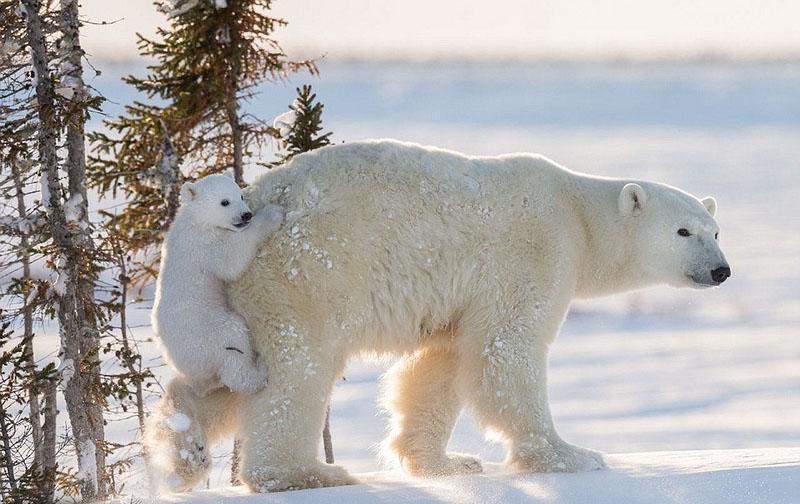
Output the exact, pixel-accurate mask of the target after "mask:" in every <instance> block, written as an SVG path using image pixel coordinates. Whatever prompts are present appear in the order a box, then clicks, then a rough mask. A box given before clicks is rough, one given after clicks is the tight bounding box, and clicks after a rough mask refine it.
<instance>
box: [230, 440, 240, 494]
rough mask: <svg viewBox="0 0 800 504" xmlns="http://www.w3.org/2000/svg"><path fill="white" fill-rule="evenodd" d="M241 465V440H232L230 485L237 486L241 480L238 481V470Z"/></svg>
mask: <svg viewBox="0 0 800 504" xmlns="http://www.w3.org/2000/svg"><path fill="white" fill-rule="evenodd" d="M241 465H242V440H241V439H238V438H237V439H234V440H233V454H232V455H231V485H233V486H239V485H241V484H242V480H240V479H239V468H240V466H241Z"/></svg>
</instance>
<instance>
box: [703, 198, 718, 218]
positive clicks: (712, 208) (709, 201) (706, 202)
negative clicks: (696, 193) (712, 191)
mask: <svg viewBox="0 0 800 504" xmlns="http://www.w3.org/2000/svg"><path fill="white" fill-rule="evenodd" d="M700 203H702V204H703V206H704V207H706V210H708V213H710V214H711V217H714V215H716V213H717V200H715V199H714V197H713V196H706V197H705V198H703V199H701V200H700Z"/></svg>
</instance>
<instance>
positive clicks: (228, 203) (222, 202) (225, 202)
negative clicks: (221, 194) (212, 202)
mask: <svg viewBox="0 0 800 504" xmlns="http://www.w3.org/2000/svg"><path fill="white" fill-rule="evenodd" d="M219 204H220V205H222V206H228V205H230V204H231V202H230V201H228V200H226V199H224V200H222V201H220V202H219Z"/></svg>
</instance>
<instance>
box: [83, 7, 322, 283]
mask: <svg viewBox="0 0 800 504" xmlns="http://www.w3.org/2000/svg"><path fill="white" fill-rule="evenodd" d="M271 3H272V2H271V0H175V1H173V2H165V1H156V2H155V5H156V7H157V8H158V9H159V10H160V11H161V12H162V13H164V15H166V16H167V18H168V24H169V26H168V27H167V28H160V29H159V30H158V33H157V35H158V37H157V38H158V40H150V39H147V38H145V37H142V36H139V49H140V52H141V54H142V55H143V56H146V57H148V58H151V59H153V60H155V63H154V64H152V65H151V66H149V67H148V71H147V74H146V76H144V77H136V76H129V77H127V78H126V79H125V81H126V82H127V83H128V84H130V85H132V86H134V87H135V88H136V90H137V91H139V92H140V93H141V94H142V95H144V96H145V97H146V98H147V102H146V103H145V102H142V101H136V102H134V103H133V104H131V105H129V106H127V107H126V109H125V113H124V115H123V116H121V117H119V118H117V119H115V120H111V121H107V122H106V126H107V128H108V129H109V130H110V132H111V133H110V134H107V133H103V132H97V133H93V134H92V135H91V139H92V141H93V143H94V153H93V155H92V156H91V167H90V179H91V183H92V184H93V185H94V186H95V187H97V188H98V189H99V191H100V192H101V193H103V194H105V193H107V192H111V193H112V194H116V193H117V192H122V194H123V195H124V196H125V198H126V200H127V201H128V203H127V205H126V206H125V207H124V208H123V209H121V211H119V212H117V213H115V214H113V215H108V217H109V219H110V223H111V225H112V226H113V227H115V228H118V229H120V231H121V232H122V233H123V235H124V236H125V243H126V244H128V245H129V247H130V249H129V250H128V251H129V252H133V253H134V254H135V257H136V261H137V262H136V263H135V264H133V265H132V270H131V272H130V274H131V277H132V281H133V282H134V283H139V284H140V285H141V283H142V282H144V281H147V280H150V279H152V278H154V277H155V275H156V273H157V262H158V253H157V246H158V245H159V244H160V243H161V239H162V236H163V232H164V231H165V230H166V229H167V227H168V225H169V223H170V222H171V219H172V217H173V216H174V212H175V210H176V208H177V195H178V189H179V187H180V184H181V183H182V182H183V181H184V179H185V178H187V179H194V178H198V177H202V176H205V175H208V174H211V173H220V172H223V171H225V170H227V169H232V170H233V173H234V176H235V179H236V181H237V182H238V183H240V184H243V172H244V165H245V163H246V162H247V160H248V158H249V157H250V156H253V155H255V154H257V153H258V152H259V150H260V149H262V148H263V147H265V146H266V144H267V143H268V142H269V141H270V140H271V139H272V138H274V137H275V136H276V131H275V130H274V128H272V127H271V126H269V125H267V124H265V123H264V122H263V121H262V120H260V119H258V118H257V117H254V116H252V115H251V114H246V113H243V112H242V104H243V103H244V102H246V101H247V100H248V99H250V98H251V97H252V96H253V94H254V93H255V89H256V88H257V87H258V86H259V85H261V84H262V83H264V82H266V81H276V80H282V79H284V78H285V77H286V76H287V75H288V74H290V73H293V72H297V71H299V70H301V69H305V70H308V71H309V72H311V73H312V74H316V73H317V68H316V66H315V65H314V63H313V62H312V61H291V60H289V59H287V57H286V55H285V54H284V52H283V50H282V49H281V48H280V46H279V45H278V43H277V42H276V41H275V40H274V39H273V38H271V37H272V33H273V31H274V30H275V29H276V28H278V27H280V26H283V25H285V24H286V22H285V21H284V20H282V19H277V18H274V17H271V16H270V15H269V9H270V6H271ZM154 102H158V103H159V104H154Z"/></svg>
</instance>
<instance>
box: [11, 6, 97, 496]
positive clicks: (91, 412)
mask: <svg viewBox="0 0 800 504" xmlns="http://www.w3.org/2000/svg"><path fill="white" fill-rule="evenodd" d="M22 7H23V9H24V11H25V14H26V16H25V17H26V33H27V37H28V45H29V47H30V51H31V56H32V59H33V68H34V72H35V74H36V75H37V76H38V77H37V79H36V98H37V102H38V119H39V124H38V151H39V162H40V164H41V166H42V186H43V199H46V201H43V202H42V203H43V204H44V205H45V208H46V209H47V213H48V226H49V230H50V234H51V236H52V239H53V242H54V244H55V245H56V249H57V253H58V254H59V256H60V259H59V261H58V264H59V276H62V275H63V276H64V277H63V278H60V281H59V282H58V283H59V284H61V285H63V289H61V290H60V291H57V294H58V307H57V308H58V320H59V333H60V336H61V358H62V363H63V364H62V386H63V388H64V399H65V401H66V404H67V412H68V413H69V419H70V426H71V428H72V436H73V438H74V440H75V449H76V455H77V459H78V480H79V485H80V490H81V496H82V499H83V501H84V502H89V501H93V500H96V499H100V498H103V496H104V486H103V481H102V479H101V478H98V475H99V474H102V472H103V471H104V469H105V453H104V447H103V446H102V443H103V440H104V433H103V409H102V398H99V397H98V396H97V394H98V388H97V387H96V385H97V382H98V380H99V377H98V374H97V368H98V333H97V327H96V321H95V318H94V314H93V308H94V307H93V305H92V303H93V289H94V282H93V279H92V276H91V275H92V272H91V271H90V261H91V257H90V256H89V255H88V254H87V252H88V250H87V248H86V247H82V246H81V245H85V243H86V241H88V240H86V239H85V238H84V237H82V236H81V235H82V234H83V233H82V230H86V229H88V222H87V218H86V199H85V196H84V194H85V188H78V187H77V185H78V184H81V183H83V181H84V178H85V177H84V174H85V170H84V168H85V167H84V163H83V161H82V158H81V154H82V153H83V150H82V146H83V138H80V139H79V140H80V142H78V143H80V144H81V145H80V146H78V145H74V142H75V141H77V140H78V139H77V137H75V134H74V132H73V134H72V135H70V134H69V133H68V140H72V141H73V144H71V143H69V142H68V144H67V149H68V150H69V154H68V160H69V161H70V162H71V164H69V165H68V166H67V169H68V173H69V175H68V176H69V181H70V184H71V185H73V184H74V185H73V187H74V188H75V189H76V192H75V193H71V194H70V202H71V204H72V205H76V206H77V207H78V208H79V209H80V210H81V215H80V217H79V218H78V219H77V222H76V224H77V227H78V228H80V231H77V232H76V230H75V229H74V228H75V227H76V226H70V225H69V223H68V222H67V219H66V215H65V213H64V207H63V205H62V201H61V184H60V182H59V179H58V157H57V155H56V148H57V139H56V135H57V134H58V131H59V123H58V120H57V118H56V110H55V104H54V93H55V91H54V88H53V81H52V78H51V76H50V72H49V69H48V53H47V47H46V42H45V33H44V31H43V28H42V21H41V18H40V16H39V8H40V2H39V1H38V0H22ZM62 15H63V16H64V17H63V18H62V24H64V25H65V26H64V29H65V32H69V33H70V35H66V34H65V38H70V37H71V41H70V42H69V44H75V43H76V41H77V26H78V25H77V23H78V20H77V4H76V2H75V1H74V0H72V1H70V0H64V1H63V2H62ZM68 25H69V26H68ZM78 50H80V47H79V46H78ZM78 113H80V114H82V113H83V112H82V111H81V112H78ZM70 115H75V114H70ZM81 121H82V120H81ZM81 121H79V122H80V124H81V130H82V122H81ZM74 127H76V126H75V124H74V123H72V124H69V125H67V128H68V129H69V128H74ZM75 149H77V151H76V150H75ZM76 152H77V154H76ZM75 195H80V196H81V197H82V198H83V200H82V201H80V202H77V201H76V200H74V199H72V198H73V197H75ZM84 225H85V227H84ZM98 445H99V446H98Z"/></svg>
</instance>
